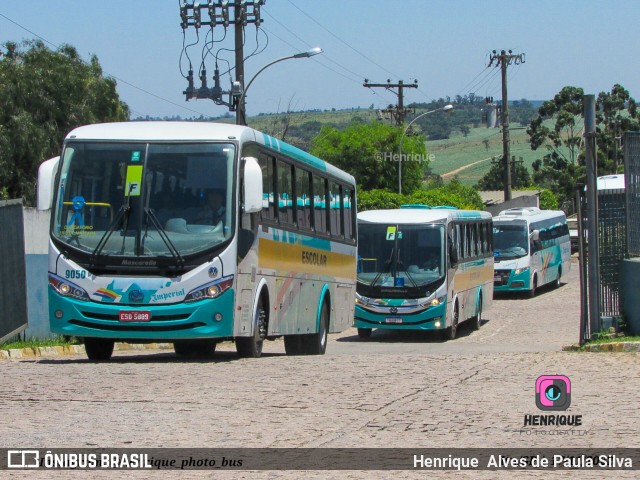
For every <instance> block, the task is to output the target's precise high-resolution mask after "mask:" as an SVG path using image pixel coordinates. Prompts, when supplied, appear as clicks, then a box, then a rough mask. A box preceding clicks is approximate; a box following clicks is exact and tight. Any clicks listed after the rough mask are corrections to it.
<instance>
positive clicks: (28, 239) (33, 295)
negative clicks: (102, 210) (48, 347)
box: [23, 208, 51, 339]
mask: <svg viewBox="0 0 640 480" xmlns="http://www.w3.org/2000/svg"><path fill="white" fill-rule="evenodd" d="M50 213H51V212H50V211H38V210H36V209H35V208H24V211H23V214H24V250H25V260H26V274H27V304H28V306H29V312H28V318H29V325H28V327H27V329H26V330H25V337H26V338H39V339H43V338H48V337H50V336H51V332H50V330H49V302H48V299H47V287H48V284H49V280H48V277H47V274H48V268H47V265H48V261H47V258H48V248H49V219H50Z"/></svg>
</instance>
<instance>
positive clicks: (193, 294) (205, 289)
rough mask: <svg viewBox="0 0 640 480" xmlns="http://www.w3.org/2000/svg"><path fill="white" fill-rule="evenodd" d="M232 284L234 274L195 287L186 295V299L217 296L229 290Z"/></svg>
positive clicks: (187, 300)
mask: <svg viewBox="0 0 640 480" xmlns="http://www.w3.org/2000/svg"><path fill="white" fill-rule="evenodd" d="M232 285H233V275H229V276H228V277H223V278H221V279H219V280H216V281H215V282H211V283H207V284H206V285H202V286H200V287H198V288H194V289H193V290H191V291H190V292H189V293H188V294H187V296H186V297H184V301H185V302H195V301H197V300H204V299H205V298H216V297H219V296H220V295H222V294H223V293H224V292H226V291H227V290H229V289H230V288H231V286H232Z"/></svg>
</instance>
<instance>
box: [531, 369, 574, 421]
mask: <svg viewBox="0 0 640 480" xmlns="http://www.w3.org/2000/svg"><path fill="white" fill-rule="evenodd" d="M535 398H536V406H537V407H538V408H539V409H540V410H543V411H547V412H548V411H562V410H567V409H568V408H569V406H570V405H571V380H569V377H567V376H566V375H541V376H539V377H538V378H537V380H536V386H535ZM550 425H552V426H563V427H564V426H571V427H577V426H580V425H582V415H530V414H527V415H525V416H524V424H523V427H531V426H536V427H537V426H550Z"/></svg>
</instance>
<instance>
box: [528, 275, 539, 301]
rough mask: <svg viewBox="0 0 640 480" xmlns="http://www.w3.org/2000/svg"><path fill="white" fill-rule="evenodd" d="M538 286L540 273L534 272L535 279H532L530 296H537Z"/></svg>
mask: <svg viewBox="0 0 640 480" xmlns="http://www.w3.org/2000/svg"><path fill="white" fill-rule="evenodd" d="M537 288H538V275H537V274H534V275H533V280H531V290H529V291H528V292H527V295H528V296H529V298H533V297H535V296H536V290H537Z"/></svg>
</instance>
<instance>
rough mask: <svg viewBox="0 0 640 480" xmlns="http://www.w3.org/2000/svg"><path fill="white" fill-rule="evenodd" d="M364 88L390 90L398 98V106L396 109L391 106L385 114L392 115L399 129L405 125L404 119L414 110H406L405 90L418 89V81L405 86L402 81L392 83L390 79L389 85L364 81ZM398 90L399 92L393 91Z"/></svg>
mask: <svg viewBox="0 0 640 480" xmlns="http://www.w3.org/2000/svg"><path fill="white" fill-rule="evenodd" d="M362 86H363V87H367V88H384V89H385V90H389V91H390V92H391V93H394V94H395V95H397V97H398V105H397V106H396V107H395V108H394V107H393V105H389V108H387V109H385V110H383V112H384V113H390V114H391V116H392V117H393V118H394V119H395V121H396V125H397V126H398V127H400V126H402V124H403V123H404V117H405V116H406V115H407V113H410V112H411V111H412V110H410V109H407V108H404V89H405V88H418V80H414V81H413V83H409V84H405V83H404V82H403V81H402V80H400V81H398V83H391V80H390V79H388V80H387V83H369V80H368V79H366V78H365V79H364V83H363V84H362ZM394 88H397V89H398V90H397V91H395V90H392V89H394Z"/></svg>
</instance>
